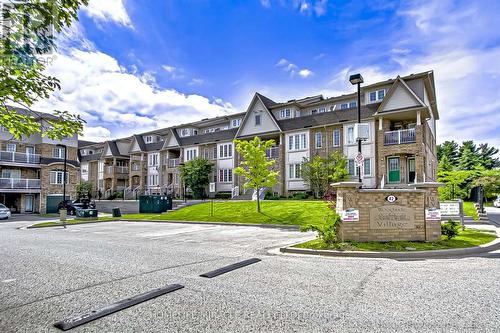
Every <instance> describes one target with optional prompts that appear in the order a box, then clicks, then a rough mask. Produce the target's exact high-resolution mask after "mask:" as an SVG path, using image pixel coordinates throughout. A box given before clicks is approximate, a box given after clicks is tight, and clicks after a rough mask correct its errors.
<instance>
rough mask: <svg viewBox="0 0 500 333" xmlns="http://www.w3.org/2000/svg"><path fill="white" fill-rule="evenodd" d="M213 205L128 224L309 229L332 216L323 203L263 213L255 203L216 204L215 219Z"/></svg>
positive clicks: (281, 203) (286, 205) (293, 203)
mask: <svg viewBox="0 0 500 333" xmlns="http://www.w3.org/2000/svg"><path fill="white" fill-rule="evenodd" d="M210 207H211V203H210V202H207V203H203V204H198V205H193V206H188V207H185V208H182V209H179V210H176V211H174V212H168V213H163V214H126V215H123V219H127V220H172V221H206V222H235V223H258V224H284V225H298V226H301V225H307V224H317V225H319V224H322V223H324V219H325V217H326V216H327V215H328V214H329V213H330V212H331V210H330V209H329V208H328V207H327V205H326V203H325V202H323V201H299V200H290V201H287V200H276V201H271V200H269V201H263V202H261V213H260V214H259V213H257V203H256V202H252V201H219V202H214V215H213V216H211V215H210V211H211V208H210Z"/></svg>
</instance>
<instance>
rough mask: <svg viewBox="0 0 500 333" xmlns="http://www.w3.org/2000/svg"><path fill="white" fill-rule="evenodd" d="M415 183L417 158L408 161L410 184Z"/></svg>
mask: <svg viewBox="0 0 500 333" xmlns="http://www.w3.org/2000/svg"><path fill="white" fill-rule="evenodd" d="M414 182H415V158H409V159H408V183H414Z"/></svg>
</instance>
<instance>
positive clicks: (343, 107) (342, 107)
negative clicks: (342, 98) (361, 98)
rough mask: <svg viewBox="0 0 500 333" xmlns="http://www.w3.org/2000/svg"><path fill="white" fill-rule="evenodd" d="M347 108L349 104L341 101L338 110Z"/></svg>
mask: <svg viewBox="0 0 500 333" xmlns="http://www.w3.org/2000/svg"><path fill="white" fill-rule="evenodd" d="M348 108H349V104H348V103H342V104H340V110H345V109H348Z"/></svg>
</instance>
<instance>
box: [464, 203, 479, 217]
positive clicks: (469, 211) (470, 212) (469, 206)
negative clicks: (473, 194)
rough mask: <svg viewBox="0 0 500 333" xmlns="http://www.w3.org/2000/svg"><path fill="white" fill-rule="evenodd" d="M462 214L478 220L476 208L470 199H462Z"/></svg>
mask: <svg viewBox="0 0 500 333" xmlns="http://www.w3.org/2000/svg"><path fill="white" fill-rule="evenodd" d="M464 215H467V216H470V217H472V218H473V219H474V220H479V216H478V215H477V210H476V208H475V207H474V203H473V202H470V201H464Z"/></svg>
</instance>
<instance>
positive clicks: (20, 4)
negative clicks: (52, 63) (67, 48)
mask: <svg viewBox="0 0 500 333" xmlns="http://www.w3.org/2000/svg"><path fill="white" fill-rule="evenodd" d="M87 3H88V0H25V1H2V4H1V6H2V19H3V22H5V25H4V30H3V34H2V35H1V36H0V125H1V126H3V127H4V128H5V129H7V130H8V131H9V132H10V133H11V134H12V136H13V137H14V138H15V139H18V140H19V139H21V138H22V137H23V135H25V136H28V137H29V136H32V135H34V134H38V133H41V134H42V135H44V136H47V137H49V138H51V139H61V138H62V137H64V136H72V135H73V134H75V133H81V132H82V130H83V124H84V120H83V119H82V118H80V116H78V115H72V114H70V113H69V112H67V111H54V115H55V116H56V117H57V119H54V120H49V121H47V123H43V122H40V121H37V119H36V118H38V116H39V114H38V113H37V112H36V111H33V110H32V109H31V107H32V106H33V104H34V103H35V102H37V101H38V100H40V99H46V98H49V97H50V95H51V94H52V93H53V92H54V91H56V90H59V89H60V88H61V85H60V82H59V80H58V79H57V78H55V77H53V76H48V75H46V74H44V71H45V69H46V66H47V57H46V55H47V53H49V52H50V51H51V50H54V49H55V46H56V44H55V36H56V34H57V33H60V32H61V31H62V29H64V28H65V27H69V26H70V25H71V24H72V22H74V21H75V20H77V19H78V16H77V13H78V9H79V8H80V6H81V5H87ZM19 105H20V106H21V107H23V108H24V109H26V110H28V112H27V113H26V112H20V111H19V110H18V109H17V108H14V107H13V106H19Z"/></svg>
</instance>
